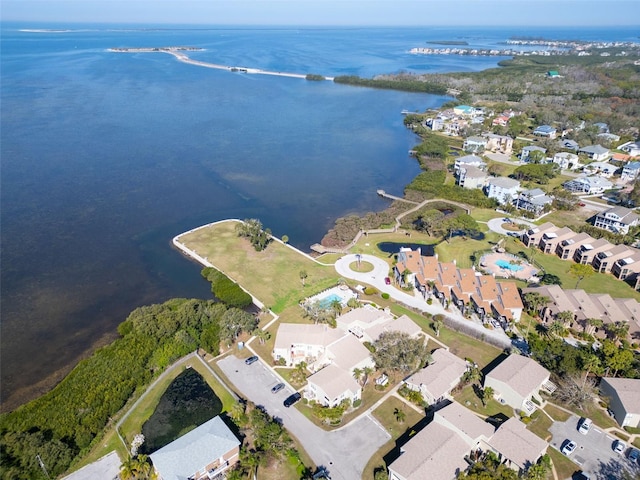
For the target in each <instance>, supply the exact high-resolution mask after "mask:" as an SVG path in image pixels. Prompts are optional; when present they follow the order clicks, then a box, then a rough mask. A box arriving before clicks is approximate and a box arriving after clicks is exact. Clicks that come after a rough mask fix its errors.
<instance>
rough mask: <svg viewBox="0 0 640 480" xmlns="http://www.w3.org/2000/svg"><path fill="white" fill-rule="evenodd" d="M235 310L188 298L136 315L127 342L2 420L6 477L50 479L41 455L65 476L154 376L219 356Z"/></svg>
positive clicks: (0, 445) (124, 327) (124, 331)
mask: <svg viewBox="0 0 640 480" xmlns="http://www.w3.org/2000/svg"><path fill="white" fill-rule="evenodd" d="M230 310H231V311H233V310H234V309H228V308H227V307H226V306H225V305H223V304H220V303H215V302H213V301H205V300H187V299H174V300H170V301H168V302H165V303H163V304H160V305H150V306H145V307H140V308H138V309H136V310H134V311H133V312H132V313H131V314H130V315H129V317H128V318H127V320H126V321H124V322H123V323H122V324H120V326H119V327H118V333H119V334H120V335H121V338H119V339H117V340H115V341H114V342H112V343H111V344H109V345H107V346H105V347H103V348H100V349H98V350H96V352H94V354H93V355H92V356H91V357H89V358H88V359H86V360H83V361H81V362H80V363H79V364H78V365H77V366H76V368H74V369H73V371H72V372H71V373H70V374H69V375H67V376H66V377H65V378H64V380H62V382H60V383H59V384H58V385H57V386H56V387H55V388H54V389H53V390H51V391H50V392H49V393H47V394H46V395H43V396H42V397H40V398H38V399H36V400H34V401H32V402H30V403H28V404H26V405H23V406H22V407H20V408H19V409H17V410H15V411H13V412H11V413H8V414H4V415H3V416H2V417H1V418H0V420H1V422H0V424H1V425H2V427H1V430H0V452H1V454H2V465H1V466H0V478H2V479H40V478H44V473H43V472H42V470H41V468H40V465H39V464H38V462H37V460H36V455H40V458H41V459H42V461H43V463H44V464H45V465H46V468H47V470H48V472H49V474H50V475H51V476H58V475H60V474H62V473H63V472H65V471H66V470H67V469H68V468H69V466H70V464H71V462H72V461H73V460H74V459H75V458H76V457H77V456H80V455H82V454H84V453H86V452H87V451H88V450H89V449H90V448H91V446H92V445H93V443H94V442H95V441H96V437H97V436H98V435H99V434H100V433H101V432H102V431H103V429H104V428H105V426H106V425H107V423H108V422H109V420H110V418H111V417H112V416H113V415H115V414H116V413H117V412H118V411H119V410H120V409H121V408H122V407H123V406H124V404H125V403H126V401H127V400H128V399H129V397H131V395H132V394H133V393H134V391H136V389H138V388H140V387H142V386H144V385H146V384H147V383H148V382H149V381H150V379H151V378H152V376H153V375H154V373H156V372H158V371H160V370H162V369H163V368H164V367H166V366H167V365H169V364H170V363H171V362H173V361H175V360H176V359H178V358H180V357H182V356H184V355H186V354H187V353H189V352H192V351H194V350H195V349H196V348H197V347H198V346H202V347H205V348H207V350H209V351H210V352H211V353H214V354H217V353H218V348H219V344H220V331H222V330H224V329H225V328H227V327H225V323H224V322H226V321H229V322H231V323H232V320H233V321H234V322H235V320H236V313H227V312H228V311H230ZM242 313H244V312H242Z"/></svg>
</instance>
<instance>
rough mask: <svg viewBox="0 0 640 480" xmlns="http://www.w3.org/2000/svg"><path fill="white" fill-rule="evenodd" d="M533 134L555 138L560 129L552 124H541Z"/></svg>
mask: <svg viewBox="0 0 640 480" xmlns="http://www.w3.org/2000/svg"><path fill="white" fill-rule="evenodd" d="M533 134H534V135H537V136H539V137H545V138H550V139H552V140H553V139H554V138H556V136H557V134H558V130H557V129H556V128H555V127H552V126H551V125H540V126H539V127H536V128H535V130H534V131H533Z"/></svg>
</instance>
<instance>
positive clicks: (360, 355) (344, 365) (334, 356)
mask: <svg viewBox="0 0 640 480" xmlns="http://www.w3.org/2000/svg"><path fill="white" fill-rule="evenodd" d="M326 365H336V366H338V367H340V368H341V369H342V370H345V371H346V372H348V373H349V374H353V372H354V370H356V369H360V370H362V369H364V368H373V367H375V362H374V361H373V358H371V352H370V351H369V349H367V347H365V346H364V345H363V344H362V342H360V341H359V340H358V338H357V337H355V336H354V335H345V336H344V337H342V338H340V339H339V340H336V341H335V342H333V343H332V344H331V345H329V346H328V347H327V350H326V352H325V356H324V358H322V359H321V361H319V362H317V368H316V370H319V369H320V368H322V367H325V366H326Z"/></svg>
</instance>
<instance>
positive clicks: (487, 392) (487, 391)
mask: <svg viewBox="0 0 640 480" xmlns="http://www.w3.org/2000/svg"><path fill="white" fill-rule="evenodd" d="M483 393H484V395H483V398H484V399H485V401H486V400H491V399H492V398H493V394H494V393H495V391H494V390H493V387H485V388H484V390H483Z"/></svg>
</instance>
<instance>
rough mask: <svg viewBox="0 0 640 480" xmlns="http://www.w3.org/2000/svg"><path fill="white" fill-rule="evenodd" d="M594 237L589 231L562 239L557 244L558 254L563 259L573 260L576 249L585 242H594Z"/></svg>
mask: <svg viewBox="0 0 640 480" xmlns="http://www.w3.org/2000/svg"><path fill="white" fill-rule="evenodd" d="M593 240H594V239H593V237H592V236H591V235H589V234H588V233H584V232H583V233H578V234H576V235H575V236H573V237H571V238H566V239H564V240H561V241H560V242H559V243H558V245H557V246H556V255H557V256H559V257H560V258H561V259H562V260H572V259H573V255H574V254H575V252H576V250H577V249H578V248H580V246H581V245H584V244H585V243H591V242H593Z"/></svg>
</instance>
